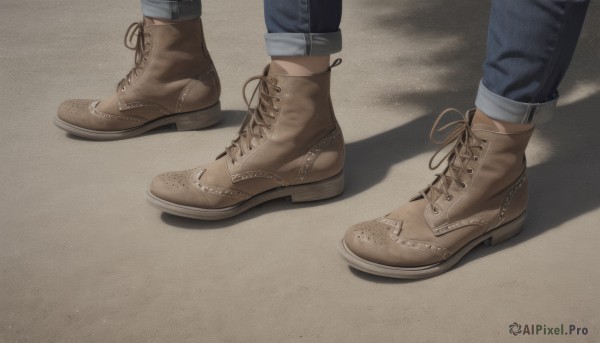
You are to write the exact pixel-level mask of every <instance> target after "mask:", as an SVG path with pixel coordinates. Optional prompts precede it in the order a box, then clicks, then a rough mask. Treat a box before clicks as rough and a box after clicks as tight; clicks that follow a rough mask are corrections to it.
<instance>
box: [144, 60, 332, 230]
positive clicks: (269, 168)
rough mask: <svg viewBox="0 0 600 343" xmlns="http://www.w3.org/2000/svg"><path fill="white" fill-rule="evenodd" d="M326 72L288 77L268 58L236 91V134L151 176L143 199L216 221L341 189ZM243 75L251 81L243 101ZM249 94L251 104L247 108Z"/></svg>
mask: <svg viewBox="0 0 600 343" xmlns="http://www.w3.org/2000/svg"><path fill="white" fill-rule="evenodd" d="M338 61H339V60H338ZM338 61H336V62H334V65H336V64H337V63H339V62H338ZM330 75H331V68H329V70H327V71H326V72H324V73H321V74H317V75H313V76H289V75H287V73H286V72H285V70H284V69H282V68H281V67H280V66H278V65H277V63H271V64H270V66H267V68H265V71H264V72H263V74H262V75H260V76H256V77H253V78H250V79H249V80H248V81H246V85H244V92H243V93H244V99H245V100H246V104H248V108H249V111H248V114H247V116H246V119H245V120H244V123H243V124H242V127H241V129H240V131H239V134H238V137H237V138H236V139H234V140H233V141H232V142H231V145H230V146H229V147H227V148H226V150H225V152H223V153H222V154H221V155H220V156H218V157H217V160H216V161H214V162H212V163H208V164H206V165H203V166H200V167H197V168H194V169H190V170H186V171H179V172H170V173H165V174H161V175H159V176H157V177H155V178H154V180H153V181H152V184H151V186H150V190H149V192H148V200H149V202H150V204H151V205H153V206H155V207H157V208H159V209H160V210H162V211H164V212H168V213H172V214H175V215H179V216H184V217H190V218H198V219H205V220H216V219H223V218H227V217H231V216H234V215H237V214H239V213H241V212H244V211H246V210H248V209H250V208H252V207H253V206H256V205H258V204H260V203H263V202H265V201H268V200H271V199H275V198H281V197H291V200H292V201H293V202H303V201H311V200H320V199H326V198H331V197H334V196H336V195H338V194H340V193H342V192H343V190H344V174H343V165H344V141H343V138H342V132H341V130H340V127H339V125H338V123H337V121H336V118H335V115H334V112H333V108H332V105H331V99H330V95H329V83H330ZM251 81H258V84H257V86H256V89H255V90H254V92H253V95H252V97H251V98H250V100H247V99H246V95H245V94H246V92H245V88H246V86H247V85H248V84H249V82H251ZM255 97H256V98H258V103H257V105H256V107H254V108H251V104H253V103H255V102H256V101H253V98H255Z"/></svg>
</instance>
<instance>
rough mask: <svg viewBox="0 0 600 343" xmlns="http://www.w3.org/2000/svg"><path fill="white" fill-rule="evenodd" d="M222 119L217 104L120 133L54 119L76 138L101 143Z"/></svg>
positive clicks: (206, 124)
mask: <svg viewBox="0 0 600 343" xmlns="http://www.w3.org/2000/svg"><path fill="white" fill-rule="evenodd" d="M221 118H222V113H221V103H220V102H217V103H216V104H215V105H213V106H211V107H209V108H205V109H202V110H198V111H192V112H186V113H178V114H171V115H168V116H166V117H162V118H159V119H156V120H153V121H151V122H148V123H146V124H144V125H142V126H138V127H135V128H132V129H127V130H120V131H97V130H89V129H86V128H83V127H79V126H75V125H73V124H69V123H67V122H65V121H63V120H61V119H59V118H58V117H56V118H55V119H54V125H56V126H57V127H58V128H60V129H63V130H65V131H67V132H69V133H71V134H73V135H75V136H79V137H83V138H88V139H94V140H100V141H111V140H117V139H125V138H131V137H135V136H139V135H141V134H143V133H145V132H148V131H150V130H153V129H156V128H158V127H161V126H165V125H171V124H175V126H176V127H177V131H190V130H198V129H203V128H206V127H209V126H213V125H215V124H217V123H218V122H219V121H220V120H221Z"/></svg>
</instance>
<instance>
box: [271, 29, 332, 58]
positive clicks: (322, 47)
mask: <svg viewBox="0 0 600 343" xmlns="http://www.w3.org/2000/svg"><path fill="white" fill-rule="evenodd" d="M265 40H266V42H267V54H269V56H325V55H332V54H335V53H337V52H340V51H341V50H342V31H340V30H338V31H337V32H327V33H288V32H282V33H279V32H277V33H265Z"/></svg>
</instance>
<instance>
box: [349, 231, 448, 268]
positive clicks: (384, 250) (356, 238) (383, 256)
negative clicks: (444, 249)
mask: <svg viewBox="0 0 600 343" xmlns="http://www.w3.org/2000/svg"><path fill="white" fill-rule="evenodd" d="M390 230H392V228H391V227H390V226H388V225H386V224H384V223H381V222H379V221H377V220H372V221H368V222H364V223H360V224H357V225H354V226H352V227H351V228H350V229H348V231H347V232H346V234H345V236H344V242H345V243H346V246H347V247H348V249H349V250H350V251H352V252H353V253H354V254H355V255H357V256H358V257H360V258H362V259H364V260H367V261H370V262H374V263H377V264H381V265H385V266H392V267H399V268H412V267H420V266H426V265H430V264H434V263H436V262H439V261H441V260H442V258H441V257H440V255H438V254H435V253H434V252H432V251H428V250H426V249H421V247H420V246H421V245H425V244H420V243H416V242H415V241H411V240H406V239H404V238H402V239H400V238H399V237H397V236H395V237H397V239H392V237H391V233H390Z"/></svg>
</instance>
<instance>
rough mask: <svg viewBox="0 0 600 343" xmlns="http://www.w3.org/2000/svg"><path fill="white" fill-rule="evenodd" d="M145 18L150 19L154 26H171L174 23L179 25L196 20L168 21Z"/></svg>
mask: <svg viewBox="0 0 600 343" xmlns="http://www.w3.org/2000/svg"><path fill="white" fill-rule="evenodd" d="M146 18H148V19H150V20H151V21H152V23H153V24H154V25H171V24H175V23H181V22H185V21H191V20H196V19H188V20H169V19H161V18H152V17H146Z"/></svg>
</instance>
